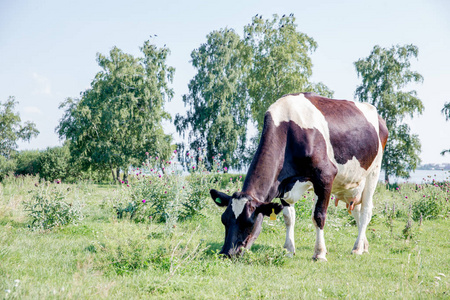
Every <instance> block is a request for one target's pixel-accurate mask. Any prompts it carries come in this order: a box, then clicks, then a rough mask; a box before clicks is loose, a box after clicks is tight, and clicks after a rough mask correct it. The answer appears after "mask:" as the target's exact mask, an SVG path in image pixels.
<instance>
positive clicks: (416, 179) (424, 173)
mask: <svg viewBox="0 0 450 300" xmlns="http://www.w3.org/2000/svg"><path fill="white" fill-rule="evenodd" d="M410 175H411V177H410V178H408V179H403V178H397V177H391V178H389V181H390V182H391V183H394V182H398V183H403V182H410V183H423V182H431V181H433V179H434V180H435V181H439V182H442V181H450V171H448V170H447V171H444V170H416V171H415V172H413V173H411V174H410ZM379 180H380V181H384V172H383V171H381V173H380V178H379Z"/></svg>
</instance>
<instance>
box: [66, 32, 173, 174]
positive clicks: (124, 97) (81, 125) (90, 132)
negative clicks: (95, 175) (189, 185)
mask: <svg viewBox="0 0 450 300" xmlns="http://www.w3.org/2000/svg"><path fill="white" fill-rule="evenodd" d="M141 52H142V53H143V54H144V57H142V58H140V57H139V58H135V57H133V56H132V55H130V54H126V53H123V52H122V51H121V50H120V49H118V48H117V47H114V48H113V49H112V50H111V51H110V53H109V57H108V56H104V55H102V54H97V62H98V64H99V66H100V67H101V68H102V70H101V71H100V72H98V73H97V74H96V76H95V79H94V80H93V81H92V83H91V88H90V89H88V90H86V91H84V92H83V93H82V97H81V98H80V99H71V98H68V99H66V100H65V101H64V102H63V103H62V104H61V105H60V108H62V109H64V110H65V113H64V116H63V118H62V119H61V121H60V124H59V126H58V128H57V132H58V134H59V136H60V138H65V139H67V140H68V141H70V152H71V154H72V156H74V157H76V158H78V159H79V160H80V161H81V163H82V165H83V166H84V168H85V169H87V168H89V167H94V168H95V169H104V168H109V169H111V171H112V173H113V177H114V172H113V169H114V168H117V169H119V168H121V169H123V170H128V167H129V166H130V165H132V164H140V163H141V162H142V161H143V160H144V159H145V153H146V152H149V153H152V154H157V155H159V156H161V157H168V156H169V155H170V143H171V139H172V138H171V136H169V135H166V134H165V133H164V131H163V128H162V124H161V122H162V121H163V120H169V119H170V115H169V114H168V113H167V112H166V111H164V107H163V106H164V103H165V101H170V100H171V98H172V97H173V90H172V89H171V88H169V86H168V83H169V82H171V81H172V79H173V74H174V71H175V70H174V68H172V67H169V66H167V64H166V59H167V56H168V54H169V49H168V48H165V47H163V48H158V47H156V46H155V45H153V44H151V43H150V42H149V41H146V42H145V43H144V45H143V46H142V47H141ZM117 173H118V172H117ZM125 174H126V172H125Z"/></svg>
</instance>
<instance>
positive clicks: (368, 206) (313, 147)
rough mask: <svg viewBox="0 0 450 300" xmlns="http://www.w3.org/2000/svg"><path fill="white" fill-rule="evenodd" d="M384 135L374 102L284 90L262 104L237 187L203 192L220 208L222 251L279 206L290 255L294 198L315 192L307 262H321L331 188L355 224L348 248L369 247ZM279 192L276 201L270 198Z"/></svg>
mask: <svg viewBox="0 0 450 300" xmlns="http://www.w3.org/2000/svg"><path fill="white" fill-rule="evenodd" d="M387 138H388V130H387V128H386V123H385V121H384V120H383V119H382V118H381V117H380V116H379V115H378V113H377V110H376V108H375V107H374V106H372V105H370V104H368V103H357V102H353V101H347V100H334V99H329V98H325V97H321V96H319V95H317V94H315V93H299V94H289V95H285V96H283V97H282V98H280V99H279V100H277V101H276V102H275V103H273V104H272V105H271V106H270V107H269V109H268V110H267V112H266V114H265V117H264V127H263V131H262V134H261V139H260V142H259V145H258V148H257V151H256V153H255V155H254V157H253V160H252V162H251V164H250V167H249V170H248V173H247V176H246V178H245V181H244V184H243V187H242V191H240V192H235V193H234V194H233V195H232V196H229V195H227V194H225V193H222V192H219V191H217V190H215V189H212V190H210V194H211V197H212V199H213V201H214V202H215V203H216V204H217V205H218V206H221V207H226V209H225V211H224V213H223V214H222V223H223V225H224V226H225V242H224V245H223V247H222V250H221V252H220V253H221V254H223V255H225V256H228V257H230V256H235V255H239V254H241V253H242V250H243V249H244V248H250V247H251V245H252V244H253V242H254V241H255V239H256V238H257V237H258V235H259V233H260V232H261V225H262V221H263V217H264V216H269V215H271V214H278V213H280V212H281V211H283V216H284V222H285V225H286V242H285V244H284V248H286V249H287V251H288V254H289V255H290V256H292V255H294V254H295V242H294V225H295V209H294V204H295V202H296V201H298V200H299V199H300V198H301V197H302V195H303V194H304V193H305V192H306V191H307V190H312V191H313V192H314V206H313V211H312V221H313V224H314V226H315V230H316V243H315V246H314V255H313V259H314V260H321V261H327V259H326V253H327V249H326V246H325V239H324V231H323V230H324V226H325V219H326V214H327V208H328V203H329V201H330V197H331V195H332V194H333V195H334V196H335V197H336V201H335V205H336V206H337V204H338V201H343V202H345V203H346V206H347V208H348V211H349V213H351V215H353V217H354V218H355V221H356V223H357V225H358V237H357V239H356V242H355V244H354V246H353V250H352V253H354V254H362V253H364V252H368V248H369V243H368V241H367V238H366V228H367V225H368V224H369V221H370V219H371V217H372V207H373V203H372V197H373V194H374V191H375V188H376V185H377V182H378V178H379V173H380V169H381V160H382V156H383V149H384V147H385V145H386V142H387ZM274 198H280V200H281V204H279V203H273V202H271V201H272V200H273V199H274Z"/></svg>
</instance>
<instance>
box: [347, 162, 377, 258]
mask: <svg viewBox="0 0 450 300" xmlns="http://www.w3.org/2000/svg"><path fill="white" fill-rule="evenodd" d="M378 176H379V170H377V171H374V172H372V173H371V174H370V175H369V177H368V178H367V180H366V185H365V187H364V190H363V192H362V195H361V208H358V209H359V210H360V211H359V212H355V215H354V216H355V219H356V223H357V224H358V237H357V238H356V241H355V245H354V246H353V250H352V253H353V254H363V253H364V252H369V242H368V241H367V237H366V229H367V226H368V225H369V222H370V219H371V218H372V209H373V194H374V193H375V188H376V187H377V182H378ZM357 207H358V206H357ZM357 207H355V209H357Z"/></svg>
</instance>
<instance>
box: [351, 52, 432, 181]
mask: <svg viewBox="0 0 450 300" xmlns="http://www.w3.org/2000/svg"><path fill="white" fill-rule="evenodd" d="M418 52H419V49H418V48H417V47H416V46H414V45H405V46H398V45H397V46H393V47H391V48H389V49H386V48H382V47H380V46H375V47H374V48H373V50H372V52H371V54H370V55H369V56H368V57H366V58H363V59H360V60H358V61H357V62H355V67H356V72H357V73H358V77H361V79H362V83H361V85H359V86H358V87H357V89H356V92H355V96H356V97H357V98H358V99H359V101H361V102H369V103H371V104H372V105H374V106H376V107H377V109H378V112H379V114H380V115H381V117H383V119H384V120H385V121H386V125H387V127H388V130H389V140H388V143H387V145H386V149H385V153H384V156H383V162H382V169H383V170H384V171H385V179H386V180H387V181H388V180H389V176H397V177H404V178H407V177H409V172H410V171H413V170H415V169H416V167H417V165H418V164H419V163H420V158H419V153H420V150H421V145H420V141H419V138H418V136H417V135H415V134H411V133H410V129H409V126H408V125H407V124H405V123H404V119H405V117H407V116H409V117H411V118H413V117H414V115H415V114H421V113H422V112H423V109H424V106H423V103H422V101H421V100H420V99H419V98H418V97H417V93H416V91H415V90H411V91H404V90H403V89H404V88H405V87H406V86H407V85H408V84H409V83H419V82H422V81H423V77H422V75H420V74H419V73H418V72H415V71H412V70H411V62H410V60H411V58H417V56H418Z"/></svg>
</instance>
